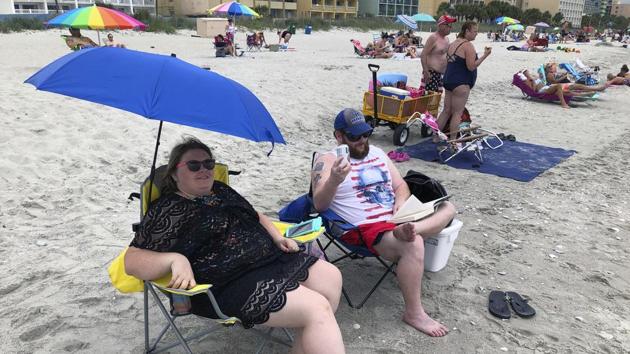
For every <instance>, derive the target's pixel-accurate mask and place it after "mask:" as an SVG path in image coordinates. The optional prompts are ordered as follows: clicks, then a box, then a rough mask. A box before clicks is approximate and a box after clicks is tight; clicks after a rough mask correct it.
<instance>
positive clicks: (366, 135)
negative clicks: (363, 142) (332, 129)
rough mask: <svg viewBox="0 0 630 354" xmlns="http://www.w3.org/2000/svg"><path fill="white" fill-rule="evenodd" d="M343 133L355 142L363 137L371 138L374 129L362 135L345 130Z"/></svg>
mask: <svg viewBox="0 0 630 354" xmlns="http://www.w3.org/2000/svg"><path fill="white" fill-rule="evenodd" d="M343 134H344V135H345V136H346V138H348V140H350V141H351V142H353V143H354V142H357V141H359V139H361V138H366V139H367V138H369V137H370V135H372V131H371V130H370V131H369V132H366V133H363V134H361V135H352V134H350V133H348V132H344V133H343Z"/></svg>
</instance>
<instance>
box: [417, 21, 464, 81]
mask: <svg viewBox="0 0 630 354" xmlns="http://www.w3.org/2000/svg"><path fill="white" fill-rule="evenodd" d="M456 21H457V20H456V19H455V18H453V17H450V16H448V15H443V16H442V17H440V18H439V19H438V21H437V24H438V28H437V31H436V32H435V33H433V34H431V36H429V38H428V39H427V41H426V43H425V44H424V49H423V50H422V54H420V62H421V63H422V80H423V81H424V82H425V87H426V89H427V90H428V91H442V86H443V84H442V76H443V75H444V71H446V50H447V49H448V45H449V40H448V35H449V34H450V33H451V23H453V22H456Z"/></svg>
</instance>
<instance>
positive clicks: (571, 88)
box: [569, 84, 606, 92]
mask: <svg viewBox="0 0 630 354" xmlns="http://www.w3.org/2000/svg"><path fill="white" fill-rule="evenodd" d="M605 89H606V86H605V85H600V86H586V85H582V84H571V85H569V91H587V92H599V91H604V90H605Z"/></svg>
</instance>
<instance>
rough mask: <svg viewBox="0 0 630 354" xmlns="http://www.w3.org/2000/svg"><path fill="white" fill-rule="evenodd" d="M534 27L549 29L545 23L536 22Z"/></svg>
mask: <svg viewBox="0 0 630 354" xmlns="http://www.w3.org/2000/svg"><path fill="white" fill-rule="evenodd" d="M534 27H544V28H548V27H550V26H549V25H548V24H547V23H546V22H538V23H535V24H534Z"/></svg>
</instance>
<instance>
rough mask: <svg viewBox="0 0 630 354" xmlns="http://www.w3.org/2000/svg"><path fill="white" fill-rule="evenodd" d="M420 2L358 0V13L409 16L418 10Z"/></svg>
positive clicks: (415, 0) (364, 14)
mask: <svg viewBox="0 0 630 354" xmlns="http://www.w3.org/2000/svg"><path fill="white" fill-rule="evenodd" d="M420 2H421V1H419V0H360V1H359V14H360V15H363V16H379V17H395V16H396V15H410V16H411V15H415V14H417V13H418V12H420V6H419V3H420ZM436 9H437V7H436Z"/></svg>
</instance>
